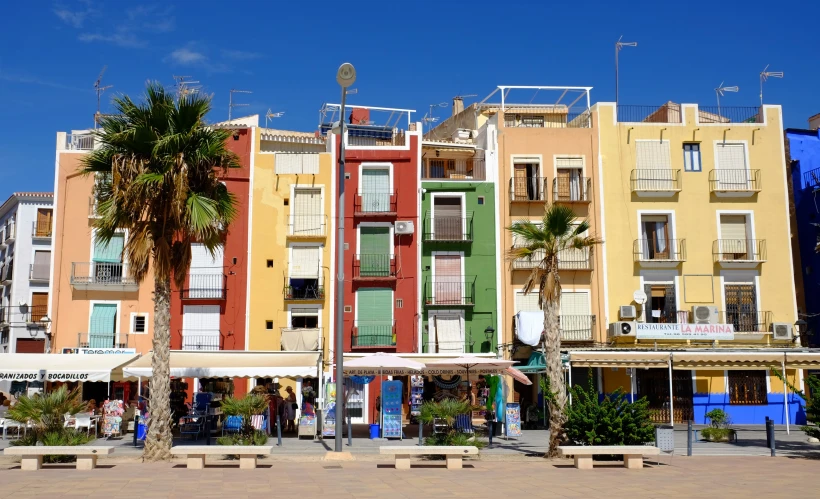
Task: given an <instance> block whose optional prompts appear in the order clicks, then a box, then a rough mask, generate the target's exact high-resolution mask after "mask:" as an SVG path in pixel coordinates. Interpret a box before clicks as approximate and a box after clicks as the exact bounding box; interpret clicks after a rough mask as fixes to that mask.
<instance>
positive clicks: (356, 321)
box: [322, 105, 421, 422]
mask: <svg viewBox="0 0 820 499" xmlns="http://www.w3.org/2000/svg"><path fill="white" fill-rule="evenodd" d="M325 110H330V111H331V112H332V111H333V110H334V107H333V106H332V105H327V106H326V107H325ZM335 110H336V114H337V115H338V107H336V108H335ZM411 112H412V111H410V110H402V109H384V108H370V107H365V106H353V107H352V110H351V111H350V114H349V115H348V117H347V118H348V119H347V121H346V122H347V123H349V124H348V125H346V129H345V133H346V137H347V144H346V154H345V162H346V164H345V172H346V179H345V241H344V242H345V268H344V274H345V289H344V294H343V298H344V327H343V328H342V331H338V330H335V331H334V334H339V333H341V334H343V335H344V348H345V352H376V351H379V352H396V353H402V352H404V353H411V352H417V351H418V344H419V335H420V332H419V330H418V324H419V315H418V311H419V309H420V307H419V303H418V300H419V290H420V282H419V278H420V276H419V263H418V262H419V242H420V234H419V229H420V225H419V165H420V155H421V142H420V141H421V136H420V132H419V131H420V130H421V126H420V125H417V124H414V123H411V122H410V113H411ZM377 115H378V116H377ZM382 115H384V116H385V117H387V116H391V117H392V120H393V121H392V122H391V121H390V119H391V118H387V120H388V121H387V124H386V126H381V125H373V124H372V123H373V122H374V121H371V118H373V119H375V120H376V122H379V123H384V119H382ZM397 117H398V118H397ZM337 119H338V118H337ZM332 122H333V120H331V121H325V122H324V123H323V125H322V127H323V130H324V131H327V130H329V128H330V123H332ZM417 130H419V131H417ZM328 135H329V137H330V139H329V140H331V141H332V143H331V149H330V150H332V151H335V154H334V165H336V164H337V158H338V155H339V153H340V151H339V146H340V144H339V140H338V138H339V136H338V134H331V133H329V134H328ZM334 178H335V182H338V176H335V177H334ZM335 188H336V195H338V185H336V186H335ZM337 299H338V297H337ZM334 341H335V340H334ZM362 392H363V393H366V394H367V395H366V397H367V399H368V400H369V402H370V403H369V404H362V406H363V407H361V409H362V410H361V415H359V414H358V413H359V411H358V410H357V409H358V408H357V407H356V405H357V402H359V401H351V402H349V406H350V407H351V408H352V409H351V411H352V414H351V415H352V416H353V417H354V422H355V420H363V421H367V422H369V421H371V420H372V419H373V417H374V414H375V410H374V403H375V398H376V396H377V395H378V383H371V384H370V385H367V389H365V390H362ZM362 398H364V397H362ZM361 402H363V400H362V401H361Z"/></svg>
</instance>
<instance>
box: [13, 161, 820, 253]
mask: <svg viewBox="0 0 820 499" xmlns="http://www.w3.org/2000/svg"><path fill="white" fill-rule="evenodd" d="M818 188H820V168H814V169H812V170H809V171H807V172H805V173H803V185H802V187H801V189H812V190H817V189H818ZM2 239H3V238H2V237H0V240H2Z"/></svg>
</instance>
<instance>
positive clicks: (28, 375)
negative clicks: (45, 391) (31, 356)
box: [0, 369, 110, 382]
mask: <svg viewBox="0 0 820 499" xmlns="http://www.w3.org/2000/svg"><path fill="white" fill-rule="evenodd" d="M109 377H110V374H109V373H108V372H94V371H91V372H71V371H12V372H9V371H3V370H2V369H0V381H2V380H9V381H40V382H42V381H108V380H109Z"/></svg>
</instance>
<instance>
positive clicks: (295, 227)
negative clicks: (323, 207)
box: [287, 215, 327, 239]
mask: <svg viewBox="0 0 820 499" xmlns="http://www.w3.org/2000/svg"><path fill="white" fill-rule="evenodd" d="M287 235H288V237H289V238H291V239H315V238H324V237H325V236H327V216H326V215H291V216H290V220H289V222H288V234H287Z"/></svg>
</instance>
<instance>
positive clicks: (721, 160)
mask: <svg viewBox="0 0 820 499" xmlns="http://www.w3.org/2000/svg"><path fill="white" fill-rule="evenodd" d="M715 159H716V161H715V167H716V168H720V169H722V170H723V169H725V170H742V169H745V168H746V146H745V145H744V144H723V143H718V144H717V157H716V158H715Z"/></svg>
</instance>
